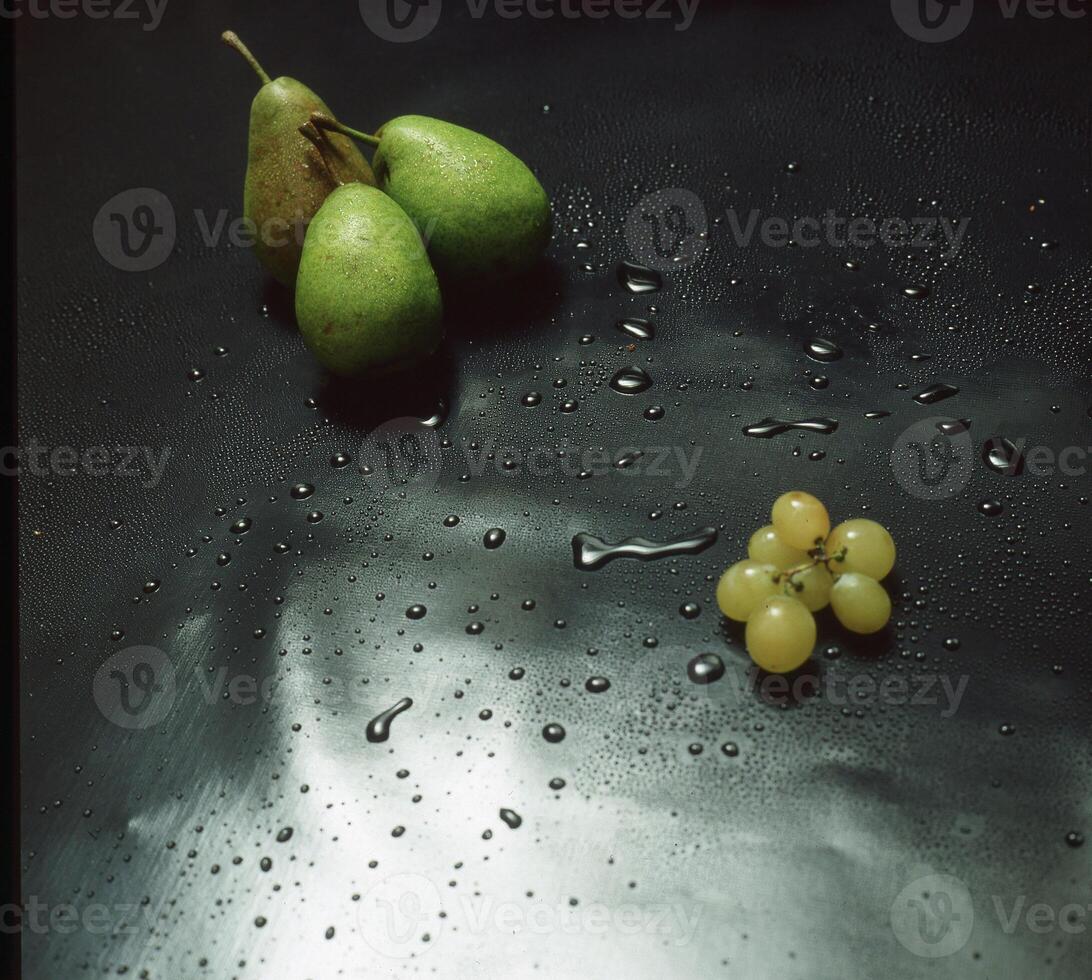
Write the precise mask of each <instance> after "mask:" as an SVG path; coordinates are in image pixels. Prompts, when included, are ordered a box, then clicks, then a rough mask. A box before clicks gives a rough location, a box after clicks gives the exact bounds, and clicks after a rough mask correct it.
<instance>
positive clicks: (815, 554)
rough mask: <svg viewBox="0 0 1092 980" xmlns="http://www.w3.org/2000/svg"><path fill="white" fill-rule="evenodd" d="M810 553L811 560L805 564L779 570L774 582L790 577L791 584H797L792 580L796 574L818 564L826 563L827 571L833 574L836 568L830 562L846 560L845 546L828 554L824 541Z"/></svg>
mask: <svg viewBox="0 0 1092 980" xmlns="http://www.w3.org/2000/svg"><path fill="white" fill-rule="evenodd" d="M808 554H809V555H810V556H811V561H809V562H805V563H804V564H803V565H797V566H796V567H795V568H787V569H785V571H783V572H778V573H777V574H776V575H775V576H774V577H773V580H774V582H775V583H777V584H778V585H780V584H781V580H782V579H788V581H789V584H790V585H795V584H796V583H795V582H793V580H792V579H793V576H794V575H799V574H801V573H802V572H806V571H807V570H808V569H809V568H815V566H816V565H826V566H827V571H828V572H830V573H831V575H833V574H834V569H832V568H831V567H830V563H831V562H832V561H845V560H846V549H845V548H843V549H842V550H841V551H839V552H838V553H837V554H833V555H828V554H827V551H826V548H825V547H824V546H823V542H822V541H819V542H817V543H816V546H815V547H814V548H813V549H812V550H811V551H809V552H808Z"/></svg>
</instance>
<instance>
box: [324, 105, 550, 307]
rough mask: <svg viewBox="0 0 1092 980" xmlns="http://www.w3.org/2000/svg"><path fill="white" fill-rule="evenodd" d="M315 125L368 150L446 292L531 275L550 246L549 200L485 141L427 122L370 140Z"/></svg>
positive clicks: (409, 122) (520, 167)
mask: <svg viewBox="0 0 1092 980" xmlns="http://www.w3.org/2000/svg"><path fill="white" fill-rule="evenodd" d="M312 120H313V121H314V122H315V124H316V125H318V126H321V127H322V128H324V129H328V130H332V131H334V132H338V133H341V134H344V135H346V136H353V137H355V138H357V139H361V140H364V141H365V142H368V143H371V144H373V145H374V146H375V147H376V151H375V156H374V157H373V159H372V166H373V167H374V168H375V175H376V180H377V181H378V185H379V187H380V188H381V189H382V190H384V191H386V193H387V194H389V195H390V196H391V197H392V198H394V200H396V201H397V202H398V203H399V204H400V205H401V206H402V208H403V209H404V210H405V212H406V214H408V215H409V216H410V217H411V218H412V219H413V220H414V222H415V223H416V224H417V227H418V228H419V229H420V231H421V234H422V235H423V236H424V237H425V240H426V241H427V243H428V251H429V255H430V256H431V257H432V264H433V265H434V266H435V268H436V272H437V274H438V275H439V277H440V279H441V281H442V282H443V283H444V284H445V286H446V285H453V286H458V287H466V286H471V287H476V286H480V285H486V284H490V283H495V282H499V281H500V280H502V279H506V278H509V277H511V276H515V275H519V274H521V273H524V272H526V271H528V270H529V269H531V268H532V267H533V266H534V265H535V264H536V263H537V262H538V261H539V259H541V257H542V253H543V252H544V251H545V250H546V246H547V245H548V244H549V241H550V233H551V220H550V200H549V198H548V197H547V196H546V192H545V191H544V190H543V189H542V185H541V184H540V183H539V182H538V180H537V178H536V177H535V175H534V174H533V173H531V171H530V169H529V168H528V167H527V165H526V164H525V163H524V162H523V161H522V160H520V159H519V158H518V157H517V156H515V155H514V154H512V153H510V152H509V151H508V150H506V149H505V148H504V147H503V146H501V145H500V144H499V143H495V142H493V140H491V139H489V138H488V137H485V136H482V135H481V134H480V133H475V132H473V131H472V130H469V129H464V128H463V127H462V126H455V125H453V124H452V123H448V122H443V121H442V120H439V119H431V118H429V117H428V116H399V117H398V118H397V119H392V120H391V121H390V122H388V123H385V124H384V125H383V126H381V127H380V128H379V130H378V132H377V133H376V134H375V135H374V136H372V135H369V134H367V133H361V132H359V131H357V130H355V129H350V128H349V127H347V126H344V125H343V124H341V123H339V122H337V121H336V120H335V119H332V118H330V117H329V116H328V115H327V114H323V113H318V114H316V115H313V116H312Z"/></svg>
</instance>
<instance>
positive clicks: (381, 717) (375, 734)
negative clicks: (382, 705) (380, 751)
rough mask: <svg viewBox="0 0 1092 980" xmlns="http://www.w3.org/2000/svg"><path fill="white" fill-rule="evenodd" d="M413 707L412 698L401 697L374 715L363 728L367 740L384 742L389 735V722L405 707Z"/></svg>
mask: <svg viewBox="0 0 1092 980" xmlns="http://www.w3.org/2000/svg"><path fill="white" fill-rule="evenodd" d="M412 707H413V699H412V698H402V700H401V701H398V702H397V703H395V704H394V705H392V706H391V707H389V708H388V709H387V710H386V711H383V712H381V713H380V714H378V715H376V716H375V717H374V718H373V719H372V720H371V721H369V722H368V724H367V726H366V727H365V729H364V736H365V737H366V738H367V739H368V741H369V742H385V741H387V739H388V738H390V737H391V722H392V721H394V719H395V718H397V717H398V716H399V715H400V714H401V713H402V712H403V711H405V710H406V709H407V708H412Z"/></svg>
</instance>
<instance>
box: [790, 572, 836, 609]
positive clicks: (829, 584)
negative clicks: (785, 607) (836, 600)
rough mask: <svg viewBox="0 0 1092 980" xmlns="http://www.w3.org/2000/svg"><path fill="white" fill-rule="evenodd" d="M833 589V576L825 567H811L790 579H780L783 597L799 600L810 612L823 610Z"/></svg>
mask: <svg viewBox="0 0 1092 980" xmlns="http://www.w3.org/2000/svg"><path fill="white" fill-rule="evenodd" d="M833 587H834V576H832V575H831V574H830V572H828V571H827V568H826V566H825V565H812V566H811V568H807V569H805V570H804V571H802V572H797V573H796V574H795V575H794V576H793V577H792V578H791V579H782V591H783V592H784V593H785V595H788V596H792V597H793V598H794V599H799V600H800V601H801V602H802V603H804V605H805V606H807V607H808V609H810V610H811V611H812V612H818V611H819V610H820V609H825V608H826V607H827V606H828V605H829V604H830V590H831V589H832V588H833Z"/></svg>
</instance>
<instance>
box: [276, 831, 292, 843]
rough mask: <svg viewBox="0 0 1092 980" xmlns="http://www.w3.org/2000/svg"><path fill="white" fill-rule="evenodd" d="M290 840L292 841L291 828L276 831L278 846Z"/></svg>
mask: <svg viewBox="0 0 1092 980" xmlns="http://www.w3.org/2000/svg"><path fill="white" fill-rule="evenodd" d="M291 839H292V828H291V827H281V829H280V830H278V831H277V843H278V844H286V843H288V841H290V840H291Z"/></svg>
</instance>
